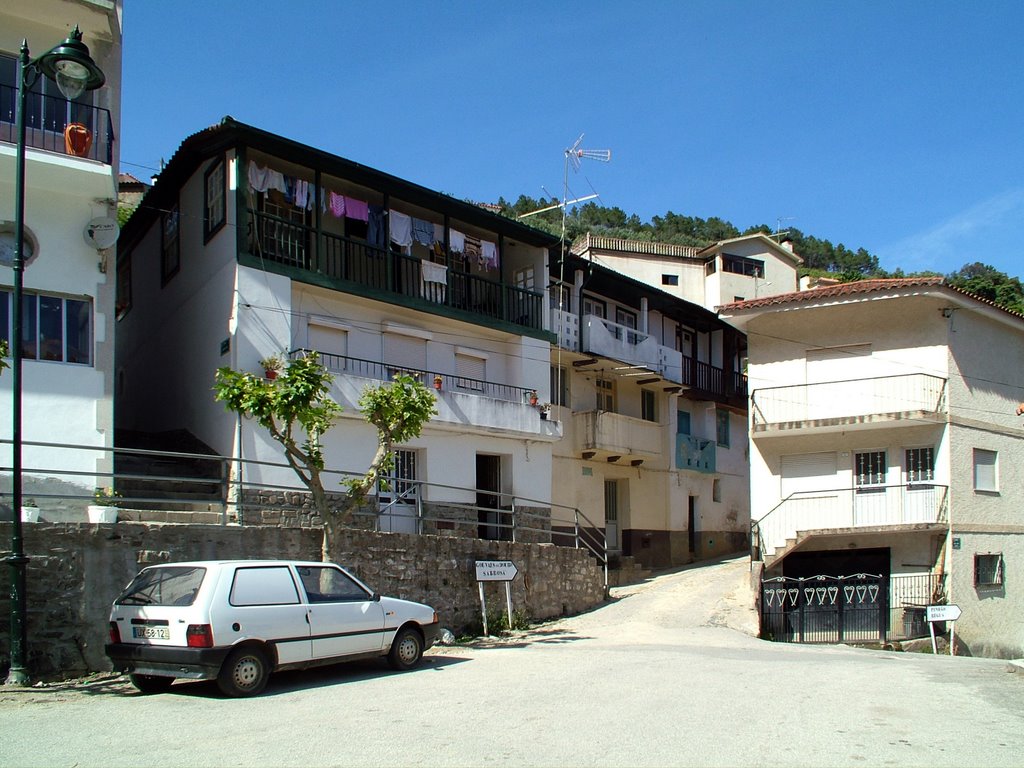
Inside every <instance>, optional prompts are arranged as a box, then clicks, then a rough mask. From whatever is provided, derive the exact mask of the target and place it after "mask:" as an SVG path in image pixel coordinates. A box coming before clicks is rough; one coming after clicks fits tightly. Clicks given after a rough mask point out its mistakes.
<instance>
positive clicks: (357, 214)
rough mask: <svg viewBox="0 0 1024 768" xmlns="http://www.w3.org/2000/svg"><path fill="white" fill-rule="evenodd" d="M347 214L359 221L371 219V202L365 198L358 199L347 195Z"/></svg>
mask: <svg viewBox="0 0 1024 768" xmlns="http://www.w3.org/2000/svg"><path fill="white" fill-rule="evenodd" d="M345 215H346V216H348V217H349V218H350V219H358V220H359V221H369V220H370V208H369V204H368V203H367V202H366V201H365V200H356V199H355V198H354V197H348V196H346V197H345Z"/></svg>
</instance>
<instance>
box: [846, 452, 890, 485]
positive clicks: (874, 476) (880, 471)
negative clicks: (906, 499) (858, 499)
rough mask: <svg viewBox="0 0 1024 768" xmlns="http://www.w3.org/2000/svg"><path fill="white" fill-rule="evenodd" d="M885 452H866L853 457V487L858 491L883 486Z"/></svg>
mask: <svg viewBox="0 0 1024 768" xmlns="http://www.w3.org/2000/svg"><path fill="white" fill-rule="evenodd" d="M885 471H886V462H885V451H868V452H866V453H858V454H855V455H854V476H853V480H854V485H856V486H857V489H858V490H871V486H882V485H885Z"/></svg>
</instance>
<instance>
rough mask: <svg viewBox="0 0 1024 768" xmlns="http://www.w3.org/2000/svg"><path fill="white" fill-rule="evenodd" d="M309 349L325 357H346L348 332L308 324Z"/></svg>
mask: <svg viewBox="0 0 1024 768" xmlns="http://www.w3.org/2000/svg"><path fill="white" fill-rule="evenodd" d="M308 342H309V348H310V349H313V350H315V351H317V352H323V353H324V354H327V355H341V356H342V357H346V356H347V355H348V331H345V330H342V329H341V328H331V327H329V326H326V325H316V324H314V323H310V324H309V333H308Z"/></svg>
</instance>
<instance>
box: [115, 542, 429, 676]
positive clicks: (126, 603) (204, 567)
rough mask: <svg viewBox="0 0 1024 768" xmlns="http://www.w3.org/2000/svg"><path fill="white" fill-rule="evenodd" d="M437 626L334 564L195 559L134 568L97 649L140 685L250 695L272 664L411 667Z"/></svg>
mask: <svg viewBox="0 0 1024 768" xmlns="http://www.w3.org/2000/svg"><path fill="white" fill-rule="evenodd" d="M439 635H440V627H439V624H438V621H437V612H436V611H434V610H433V609H432V608H431V607H430V606H427V605H423V604H421V603H413V602H410V601H408V600H399V599H397V598H393V597H381V596H380V595H379V594H377V593H376V592H374V591H373V590H372V589H370V588H369V587H367V586H366V585H365V584H363V583H362V582H361V581H359V579H357V578H356V577H355V576H353V575H352V574H351V573H349V572H348V571H346V570H345V569H344V568H341V567H340V566H338V565H335V564H333V563H321V562H292V561H282V560H229V561H201V562H188V563H168V564H165V565H154V566H150V567H149V568H145V569H144V570H142V571H140V572H139V574H138V575H137V576H136V577H135V578H134V579H133V580H132V582H131V584H129V585H128V586H127V587H126V588H125V590H124V591H123V592H122V593H121V594H120V596H118V598H117V599H116V600H115V601H114V605H113V607H112V608H111V611H110V642H109V643H108V644H107V645H106V649H105V650H106V653H107V656H108V657H109V658H110V660H111V662H112V663H113V665H114V668H115V669H116V670H118V671H120V672H127V673H129V675H130V677H131V681H132V683H133V684H134V685H135V687H136V688H138V689H139V690H140V691H143V692H146V693H155V692H159V691H163V690H166V689H167V688H168V687H169V686H170V685H171V683H172V682H174V680H175V678H188V679H195V680H203V679H215V680H216V681H217V684H218V685H219V687H220V689H221V690H222V691H223V692H224V693H225V694H227V695H229V696H252V695H254V694H257V693H259V692H260V691H262V690H263V687H264V686H265V685H266V683H267V677H268V676H269V674H270V673H271V672H272V671H276V670H280V669H301V668H304V667H311V666H316V665H320V664H332V663H335V662H338V661H347V660H350V659H354V658H360V657H372V656H387V657H388V661H389V662H390V663H391V665H392V666H393V667H395V668H396V669H403V670H404V669H410V668H412V667H414V666H416V665H417V664H418V663H419V661H420V659H421V658H422V655H423V651H424V650H425V649H427V648H430V647H431V646H432V645H433V644H434V643H435V642H436V641H437V638H438V637H439Z"/></svg>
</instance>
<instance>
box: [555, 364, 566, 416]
mask: <svg viewBox="0 0 1024 768" xmlns="http://www.w3.org/2000/svg"><path fill="white" fill-rule="evenodd" d="M551 404H552V405H564V406H568V405H569V374H568V371H567V370H566V368H565V366H564V365H552V366H551Z"/></svg>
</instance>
